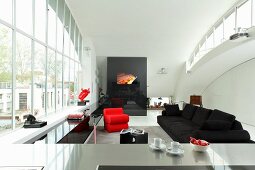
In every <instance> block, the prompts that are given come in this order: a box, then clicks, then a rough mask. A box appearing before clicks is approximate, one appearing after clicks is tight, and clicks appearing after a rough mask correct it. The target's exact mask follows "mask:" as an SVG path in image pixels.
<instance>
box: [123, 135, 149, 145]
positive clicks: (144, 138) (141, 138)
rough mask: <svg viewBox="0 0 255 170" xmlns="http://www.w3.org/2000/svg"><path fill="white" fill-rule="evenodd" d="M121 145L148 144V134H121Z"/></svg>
mask: <svg viewBox="0 0 255 170" xmlns="http://www.w3.org/2000/svg"><path fill="white" fill-rule="evenodd" d="M120 144H148V133H147V132H144V134H135V133H125V134H120Z"/></svg>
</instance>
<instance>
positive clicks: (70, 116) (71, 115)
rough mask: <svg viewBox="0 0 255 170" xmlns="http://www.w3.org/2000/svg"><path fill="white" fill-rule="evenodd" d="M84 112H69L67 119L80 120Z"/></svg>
mask: <svg viewBox="0 0 255 170" xmlns="http://www.w3.org/2000/svg"><path fill="white" fill-rule="evenodd" d="M83 116H84V113H74V114H69V115H68V117H67V119H72V120H81V119H83Z"/></svg>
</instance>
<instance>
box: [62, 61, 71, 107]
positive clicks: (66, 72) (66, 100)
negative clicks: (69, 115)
mask: <svg viewBox="0 0 255 170" xmlns="http://www.w3.org/2000/svg"><path fill="white" fill-rule="evenodd" d="M63 59H64V65H63V69H64V71H63V72H64V75H63V76H64V95H63V105H64V106H68V105H69V99H70V98H69V77H70V72H69V69H70V68H69V67H70V65H69V59H68V58H67V57H64V58H63Z"/></svg>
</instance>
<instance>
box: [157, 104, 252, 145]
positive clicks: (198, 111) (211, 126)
mask: <svg viewBox="0 0 255 170" xmlns="http://www.w3.org/2000/svg"><path fill="white" fill-rule="evenodd" d="M157 122H158V124H159V125H160V126H161V127H162V128H163V129H164V130H165V131H166V133H167V134H168V135H169V136H170V137H171V138H172V139H173V140H175V141H179V142H181V143H188V142H189V140H190V137H194V138H197V139H203V140H206V141H208V142H211V143H253V142H254V141H251V140H250V134H249V133H248V132H247V131H246V130H244V129H243V127H242V124H241V123H240V122H239V121H237V120H235V116H234V115H231V114H229V113H225V112H223V111H220V110H217V109H214V110H211V109H206V108H202V107H198V106H194V105H191V104H186V105H185V107H184V109H183V110H179V106H178V105H165V110H163V111H162V115H160V116H158V117H157Z"/></svg>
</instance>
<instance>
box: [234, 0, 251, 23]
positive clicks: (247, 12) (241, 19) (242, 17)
mask: <svg viewBox="0 0 255 170" xmlns="http://www.w3.org/2000/svg"><path fill="white" fill-rule="evenodd" d="M250 27H251V0H249V1H247V2H245V3H244V4H243V5H242V6H240V7H239V8H238V9H237V28H250Z"/></svg>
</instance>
